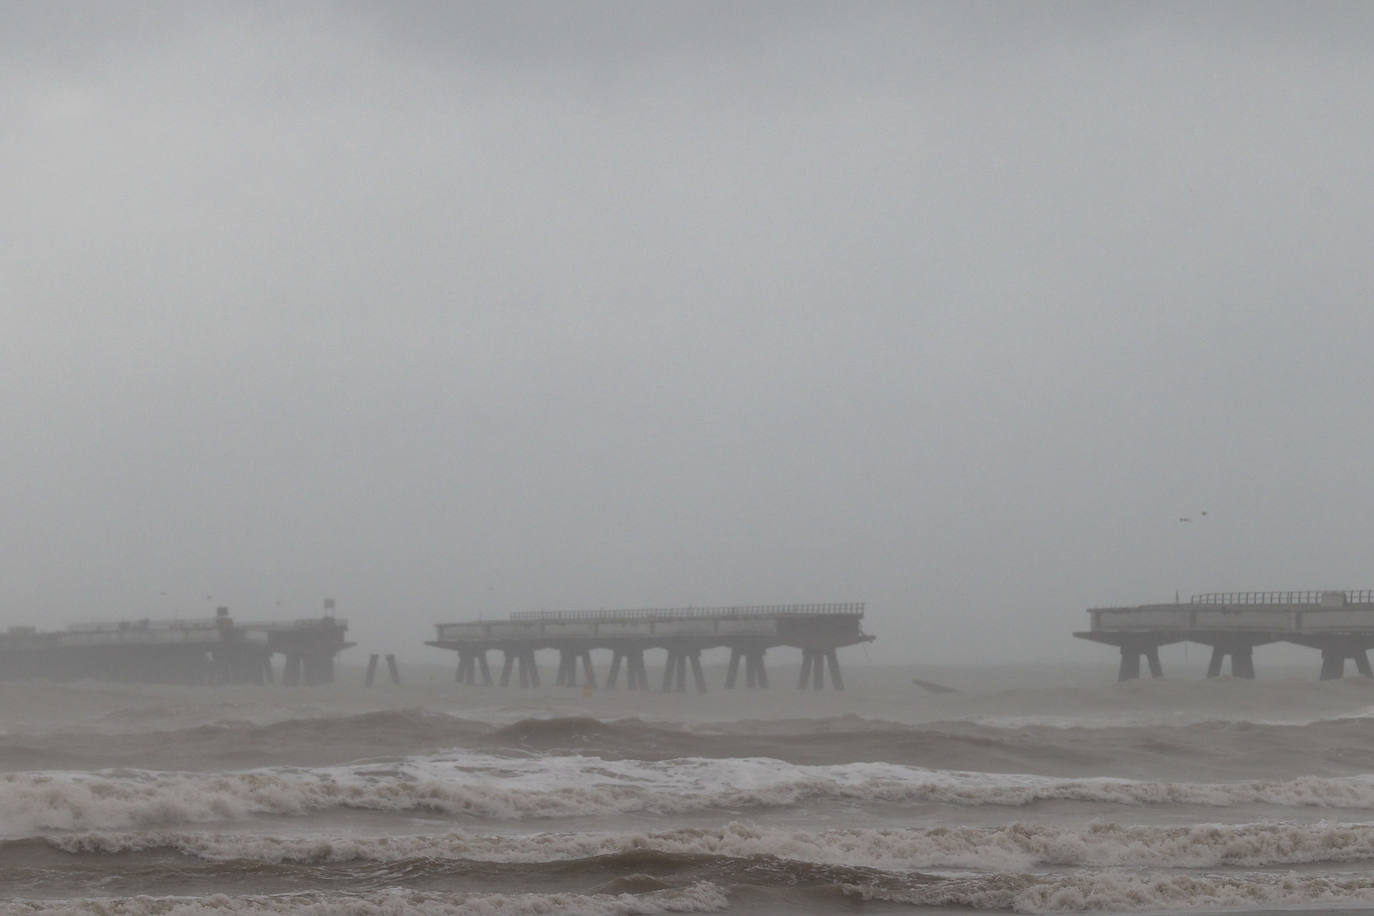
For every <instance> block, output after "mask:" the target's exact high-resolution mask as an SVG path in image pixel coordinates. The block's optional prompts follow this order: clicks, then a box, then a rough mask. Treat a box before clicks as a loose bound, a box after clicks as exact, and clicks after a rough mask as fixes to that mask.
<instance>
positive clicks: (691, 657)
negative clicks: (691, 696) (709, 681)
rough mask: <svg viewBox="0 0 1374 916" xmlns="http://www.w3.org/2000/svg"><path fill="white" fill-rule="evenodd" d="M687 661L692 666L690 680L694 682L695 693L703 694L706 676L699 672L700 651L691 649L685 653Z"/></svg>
mask: <svg viewBox="0 0 1374 916" xmlns="http://www.w3.org/2000/svg"><path fill="white" fill-rule="evenodd" d="M687 660H688V661H689V662H691V664H692V680H693V681H694V682H696V686H697V693H705V692H706V676H705V675H704V674H703V673H702V671H701V650H700V649H692V650H691V651H690V652H688V653H687Z"/></svg>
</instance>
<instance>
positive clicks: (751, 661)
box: [744, 649, 768, 687]
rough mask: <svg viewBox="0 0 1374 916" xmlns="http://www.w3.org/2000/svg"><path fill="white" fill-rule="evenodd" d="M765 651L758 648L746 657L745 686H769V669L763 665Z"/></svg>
mask: <svg viewBox="0 0 1374 916" xmlns="http://www.w3.org/2000/svg"><path fill="white" fill-rule="evenodd" d="M764 651H765V650H763V649H757V650H755V651H753V652H750V653H749V654H748V655H746V656H745V657H744V686H746V687H767V686H768V669H767V668H765V667H764V666H763V653H764Z"/></svg>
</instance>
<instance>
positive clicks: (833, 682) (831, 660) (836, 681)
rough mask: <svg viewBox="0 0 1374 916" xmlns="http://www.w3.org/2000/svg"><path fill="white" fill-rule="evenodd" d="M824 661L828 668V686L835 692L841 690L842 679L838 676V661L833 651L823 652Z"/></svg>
mask: <svg viewBox="0 0 1374 916" xmlns="http://www.w3.org/2000/svg"><path fill="white" fill-rule="evenodd" d="M825 660H826V662H827V663H828V665H829V668H830V686H831V687H834V688H835V689H836V690H843V689H844V678H843V677H841V676H840V659H839V656H837V655H836V654H835V650H834V649H826V650H825Z"/></svg>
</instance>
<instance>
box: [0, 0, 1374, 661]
mask: <svg viewBox="0 0 1374 916" xmlns="http://www.w3.org/2000/svg"><path fill="white" fill-rule="evenodd" d="M1370 47H1374V8H1371V7H1370V6H1369V5H1367V4H1310V3H1302V4H1296V3H1295V4H1276V3H1246V4H1224V3H1211V4H1194V3H1187V4H1167V3H1140V4H1117V5H1112V4H1100V3H1091V4H1012V3H949V4H943V3H928V4H919V3H894V4H884V3H870V4H850V3H833V4H823V3H756V4H740V3H706V4H701V3H678V4H657V3H629V2H625V3H583V4H563V3H546V4H544V3H489V4H450V3H440V2H430V3H408V4H407V3H386V4H381V3H377V4H372V3H318V4H266V3H263V4H249V3H241V4H223V3H219V4H183V3H167V4H163V5H161V6H159V5H156V4H154V5H147V6H141V7H139V8H138V9H133V8H124V9H116V8H115V7H112V6H111V5H108V4H102V3H89V4H70V3H69V4H59V3H53V4H31V3H17V2H10V3H4V4H3V5H0V167H3V174H4V179H3V181H0V207H2V208H3V212H4V214H5V218H4V219H3V220H0V383H2V386H0V392H3V394H0V409H2V410H3V413H2V414H0V424H2V426H0V429H2V430H3V437H4V441H5V446H4V448H3V449H0V473H3V481H4V490H3V505H2V506H0V508H2V509H3V517H4V519H5V523H4V526H3V529H0V530H3V532H4V534H3V554H2V556H3V559H0V564H3V575H0V623H40V624H60V623H65V622H68V621H71V620H78V619H90V618H98V617H104V616H111V615H138V616H144V615H151V616H171V615H173V614H183V615H190V614H198V613H202V612H208V611H209V609H210V608H211V607H213V606H214V605H218V604H227V605H230V606H231V607H233V608H234V611H235V613H236V614H238V615H240V616H244V617H271V616H297V615H303V614H311V613H315V612H316V611H317V609H318V608H319V603H320V600H321V599H322V598H323V597H325V596H326V595H329V596H333V597H335V598H336V599H337V600H338V602H339V612H340V613H341V614H345V615H347V616H348V617H349V618H350V619H351V620H352V622H353V631H354V635H355V637H356V638H357V639H358V640H359V641H360V642H361V643H362V644H363V645H364V646H365V647H368V648H372V649H374V650H392V651H402V652H404V653H406V654H407V655H410V656H412V657H425V655H424V652H423V651H422V650H420V649H418V648H416V647H418V646H419V644H420V643H421V642H422V641H423V640H424V639H426V638H429V637H430V635H431V633H432V630H431V629H430V625H431V624H432V623H433V622H436V621H440V620H449V619H463V618H468V617H476V616H478V615H479V614H486V615H492V614H503V613H506V612H508V611H512V610H525V609H531V608H541V607H542V608H550V609H553V608H582V607H618V606H655V605H659V606H678V605H687V604H696V605H708V604H721V603H724V604H735V603H760V602H773V601H793V600H866V601H867V602H869V607H870V615H869V621H868V629H869V630H870V631H871V632H875V633H877V634H879V641H878V642H877V643H875V644H873V646H872V647H871V648H870V649H869V652H870V654H871V655H872V657H874V658H885V659H891V660H899V659H900V660H905V659H911V660H930V661H933V660H940V661H978V660H988V661H998V660H1009V659H1015V658H1023V659H1027V660H1032V659H1059V658H1063V659H1077V660H1086V659H1089V658H1095V657H1096V652H1097V650H1095V649H1094V648H1093V647H1090V646H1085V645H1082V644H1078V643H1075V642H1074V641H1073V640H1071V639H1070V638H1069V636H1068V634H1069V631H1070V630H1072V629H1074V628H1076V627H1078V626H1081V625H1082V624H1083V623H1084V619H1085V618H1084V615H1083V614H1082V610H1083V609H1084V608H1085V607H1087V606H1089V605H1092V604H1103V603H1112V602H1129V603H1136V602H1143V601H1151V600H1163V599H1168V598H1172V596H1173V593H1174V591H1175V590H1176V589H1177V590H1180V591H1182V592H1183V593H1184V594H1185V595H1186V594H1188V593H1189V592H1192V591H1205V590H1235V589H1249V588H1253V589H1266V588H1320V587H1361V586H1364V587H1368V586H1371V585H1374V572H1371V569H1370V558H1369V546H1370V544H1371V537H1370V534H1371V527H1372V526H1374V488H1372V487H1371V485H1370V484H1369V482H1368V480H1367V477H1368V474H1367V471H1366V465H1367V463H1368V456H1369V455H1370V454H1374V424H1371V422H1370V419H1369V413H1368V407H1367V401H1368V393H1369V392H1370V391H1371V389H1372V388H1374V356H1372V355H1371V353H1374V309H1371V302H1374V297H1372V296H1371V294H1374V266H1372V265H1374V258H1371V254H1370V250H1369V249H1370V240H1371V238H1374V177H1372V176H1371V172H1370V169H1369V165H1368V163H1369V157H1370V153H1371V150H1374V118H1371V117H1370V109H1371V105H1370V102H1371V95H1372V94H1374V93H1372V91H1371V89H1370V87H1371V86H1374V58H1372V57H1371V56H1370V54H1369V48H1370ZM1203 510H1207V512H1208V514H1207V516H1206V517H1205V518H1203V517H1201V515H1200V512H1201V511H1203ZM1181 516H1187V517H1191V518H1192V519H1193V521H1192V522H1189V523H1180V522H1178V521H1177V519H1178V518H1179V517H1181ZM974 637H976V638H977V640H979V641H981V642H980V643H979V644H975V643H974V642H972V641H971V638H974Z"/></svg>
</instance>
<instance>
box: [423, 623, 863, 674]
mask: <svg viewBox="0 0 1374 916" xmlns="http://www.w3.org/2000/svg"><path fill="white" fill-rule="evenodd" d="M863 614H864V605H863V604H861V603H846V604H788V605H757V606H741V607H720V608H670V609H653V608H637V609H633V610H616V611H560V612H543V611H540V612H530V613H517V614H512V615H511V616H510V617H509V618H507V619H504V620H478V621H469V622H463V623H442V624H437V625H436V638H435V639H434V640H431V641H429V642H427V643H426V645H430V646H435V647H438V648H442V649H449V650H452V651H455V652H457V653H458V654H459V659H460V661H459V665H460V669H461V668H462V665H463V663H462V658H463V657H464V656H465V655H471V654H473V653H485V652H486V651H487V650H488V649H497V650H500V651H502V652H504V653H505V656H506V664H505V667H504V668H503V670H502V674H501V679H500V683H501V685H502V686H506V685H507V684H508V682H509V680H510V674H511V668H512V665H513V664H516V663H519V664H521V666H522V667H521V672H522V673H521V677H520V685H521V686H526V684H527V679H526V677H525V676H524V674H523V671H524V668H525V667H526V666H528V668H529V669H530V671H532V672H533V671H534V670H535V669H534V653H535V652H536V651H538V650H541V649H555V650H557V651H558V652H559V659H560V662H559V667H558V676H557V679H556V681H555V683H556V684H558V685H560V686H577V673H578V667H579V663H580V666H581V669H582V675H583V683H584V684H585V686H587V687H595V686H596V684H597V681H596V674H595V670H594V668H593V666H592V659H591V652H592V651H593V650H595V649H606V650H609V651H610V652H611V666H610V671H609V673H608V674H607V677H606V686H607V687H608V688H615V687H617V686H618V683H619V679H620V673H621V671H622V668H623V669H624V671H625V674H626V686H627V688H628V689H631V690H647V689H649V682H648V674H647V672H646V670H645V665H644V653H645V652H646V651H649V650H653V649H662V650H664V652H665V656H666V657H665V663H664V668H663V680H662V684H661V686H660V690H661V691H662V692H665V693H667V692H683V691H686V690H687V676H688V671H690V672H691V681H692V686H693V687H695V689H696V690H697V691H698V692H701V693H704V692H706V689H707V687H706V676H705V672H704V671H703V669H702V666H701V653H702V651H704V650H706V649H712V648H722V647H723V648H728V649H730V668H729V671H728V673H727V676H726V681H725V686H726V688H727V689H732V688H734V687H735V685H736V683H737V680H738V674H739V668H740V664H741V662H743V666H744V672H745V684H746V686H747V687H751V688H763V687H767V686H768V673H767V670H766V669H765V667H764V653H765V652H766V651H767V650H768V649H770V648H774V647H793V648H798V649H801V650H802V664H803V669H804V671H805V672H806V677H805V680H806V683H804V684H799V685H798V686H801V687H811V688H814V689H817V690H819V689H821V688H822V687H823V686H824V679H825V675H826V673H827V672H828V673H829V677H830V682H831V686H832V687H834V688H835V689H837V690H842V689H844V678H843V676H842V674H841V673H840V663H839V658H838V656H837V654H836V650H837V649H839V648H843V647H844V646H849V645H855V644H858V643H864V642H868V641H870V640H872V639H873V637H872V636H869V635H866V634H865V633H864V632H863V630H862V628H861V626H860V623H861V621H862V618H863ZM460 680H464V678H462V677H461V676H460ZM531 680H532V684H531V686H538V680H537V674H536V675H535V677H534V678H533V679H531Z"/></svg>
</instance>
